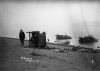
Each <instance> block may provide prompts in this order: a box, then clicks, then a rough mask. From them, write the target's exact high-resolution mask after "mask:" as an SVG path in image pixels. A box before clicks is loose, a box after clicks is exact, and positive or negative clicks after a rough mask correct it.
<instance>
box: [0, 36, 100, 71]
mask: <svg viewBox="0 0 100 71" xmlns="http://www.w3.org/2000/svg"><path fill="white" fill-rule="evenodd" d="M47 46H48V47H50V48H54V47H55V48H56V49H39V48H36V47H28V41H25V45H24V46H21V43H20V41H19V40H17V39H11V38H4V37H0V71H100V53H87V52H82V51H81V50H78V51H72V50H71V48H72V47H71V46H67V45H55V44H51V43H47ZM63 48H65V49H66V50H64V51H63V52H59V51H58V49H63ZM91 58H93V60H94V62H93V63H91Z"/></svg>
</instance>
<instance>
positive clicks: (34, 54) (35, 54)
mask: <svg viewBox="0 0 100 71" xmlns="http://www.w3.org/2000/svg"><path fill="white" fill-rule="evenodd" d="M30 55H32V56H41V55H40V54H37V53H34V52H32V53H31V54H30Z"/></svg>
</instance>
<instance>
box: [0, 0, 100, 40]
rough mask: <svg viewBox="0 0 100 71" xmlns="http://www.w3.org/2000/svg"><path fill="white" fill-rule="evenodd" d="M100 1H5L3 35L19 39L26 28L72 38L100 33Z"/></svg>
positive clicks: (0, 16)
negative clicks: (21, 31)
mask: <svg viewBox="0 0 100 71" xmlns="http://www.w3.org/2000/svg"><path fill="white" fill-rule="evenodd" d="M99 23H100V1H67V0H66V1H1V2H0V36H4V37H12V38H16V37H18V36H19V31H20V29H22V30H23V31H24V32H25V34H26V39H28V34H27V33H26V32H28V31H40V32H43V31H45V32H46V33H47V34H46V36H47V39H48V38H49V39H50V40H54V38H55V35H56V34H62V35H63V34H67V35H70V36H71V37H79V36H87V35H93V36H96V37H99V36H100V32H99V30H100V25H99Z"/></svg>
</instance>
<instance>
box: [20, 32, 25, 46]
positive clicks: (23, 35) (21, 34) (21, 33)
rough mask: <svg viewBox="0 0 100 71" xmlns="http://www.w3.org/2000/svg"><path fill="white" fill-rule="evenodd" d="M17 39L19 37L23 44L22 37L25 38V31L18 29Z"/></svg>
mask: <svg viewBox="0 0 100 71" xmlns="http://www.w3.org/2000/svg"><path fill="white" fill-rule="evenodd" d="M19 39H20V41H21V44H22V46H23V45H24V39H25V33H24V32H23V31H22V30H20V33H19Z"/></svg>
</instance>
